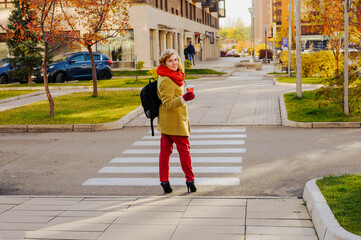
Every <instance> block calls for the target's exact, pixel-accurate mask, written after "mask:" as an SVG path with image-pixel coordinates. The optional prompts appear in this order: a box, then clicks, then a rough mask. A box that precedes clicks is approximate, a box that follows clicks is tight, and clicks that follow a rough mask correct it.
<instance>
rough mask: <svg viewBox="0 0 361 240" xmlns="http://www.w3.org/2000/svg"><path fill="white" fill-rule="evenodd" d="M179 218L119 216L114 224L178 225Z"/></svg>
mask: <svg viewBox="0 0 361 240" xmlns="http://www.w3.org/2000/svg"><path fill="white" fill-rule="evenodd" d="M178 223H179V218H141V217H139V218H126V217H124V218H118V219H117V220H115V221H114V224H123V225H129V224H130V225H177V224H178Z"/></svg>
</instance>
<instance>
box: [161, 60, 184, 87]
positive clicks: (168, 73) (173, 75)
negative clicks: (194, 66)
mask: <svg viewBox="0 0 361 240" xmlns="http://www.w3.org/2000/svg"><path fill="white" fill-rule="evenodd" d="M157 73H158V75H160V76H165V77H169V78H170V79H172V80H173V82H175V83H176V84H178V86H180V87H181V86H183V81H184V76H185V75H184V73H183V72H182V71H181V70H177V71H172V70H170V69H169V68H167V67H165V66H163V65H159V67H158V69H157Z"/></svg>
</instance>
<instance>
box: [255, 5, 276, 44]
mask: <svg viewBox="0 0 361 240" xmlns="http://www.w3.org/2000/svg"><path fill="white" fill-rule="evenodd" d="M252 1H253V6H254V11H255V20H254V41H255V44H258V45H259V44H263V43H264V42H265V25H267V26H268V30H267V36H271V26H272V12H271V1H272V0H252Z"/></svg>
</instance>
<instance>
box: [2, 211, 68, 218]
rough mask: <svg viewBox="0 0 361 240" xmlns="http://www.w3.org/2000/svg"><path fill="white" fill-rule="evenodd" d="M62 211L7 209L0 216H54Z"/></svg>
mask: <svg viewBox="0 0 361 240" xmlns="http://www.w3.org/2000/svg"><path fill="white" fill-rule="evenodd" d="M62 212H63V211H13V210H9V211H7V212H5V213H3V214H1V216H50V217H56V216H58V215H59V214H61V213H62Z"/></svg>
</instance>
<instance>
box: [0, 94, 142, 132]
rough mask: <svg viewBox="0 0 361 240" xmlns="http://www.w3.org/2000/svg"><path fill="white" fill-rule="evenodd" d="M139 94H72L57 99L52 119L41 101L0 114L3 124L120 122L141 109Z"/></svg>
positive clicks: (47, 105)
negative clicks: (94, 96) (139, 107)
mask: <svg viewBox="0 0 361 240" xmlns="http://www.w3.org/2000/svg"><path fill="white" fill-rule="evenodd" d="M139 93H140V91H107V92H99V93H98V94H99V97H97V98H93V97H92V93H91V92H85V93H72V94H68V95H64V96H59V97H56V98H54V101H55V117H53V118H50V117H49V103H48V101H47V100H46V101H40V102H36V103H33V104H30V105H26V106H23V107H19V108H15V109H10V110H6V111H3V112H1V113H0V115H1V117H0V125H11V124H14V125H23V124H26V125H27V124H28V125H31V124H96V123H106V122H113V121H116V120H119V119H120V118H122V117H123V116H125V115H126V114H127V113H129V112H131V111H132V110H134V109H135V108H137V107H138V106H140V104H141V103H140V97H139Z"/></svg>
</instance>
